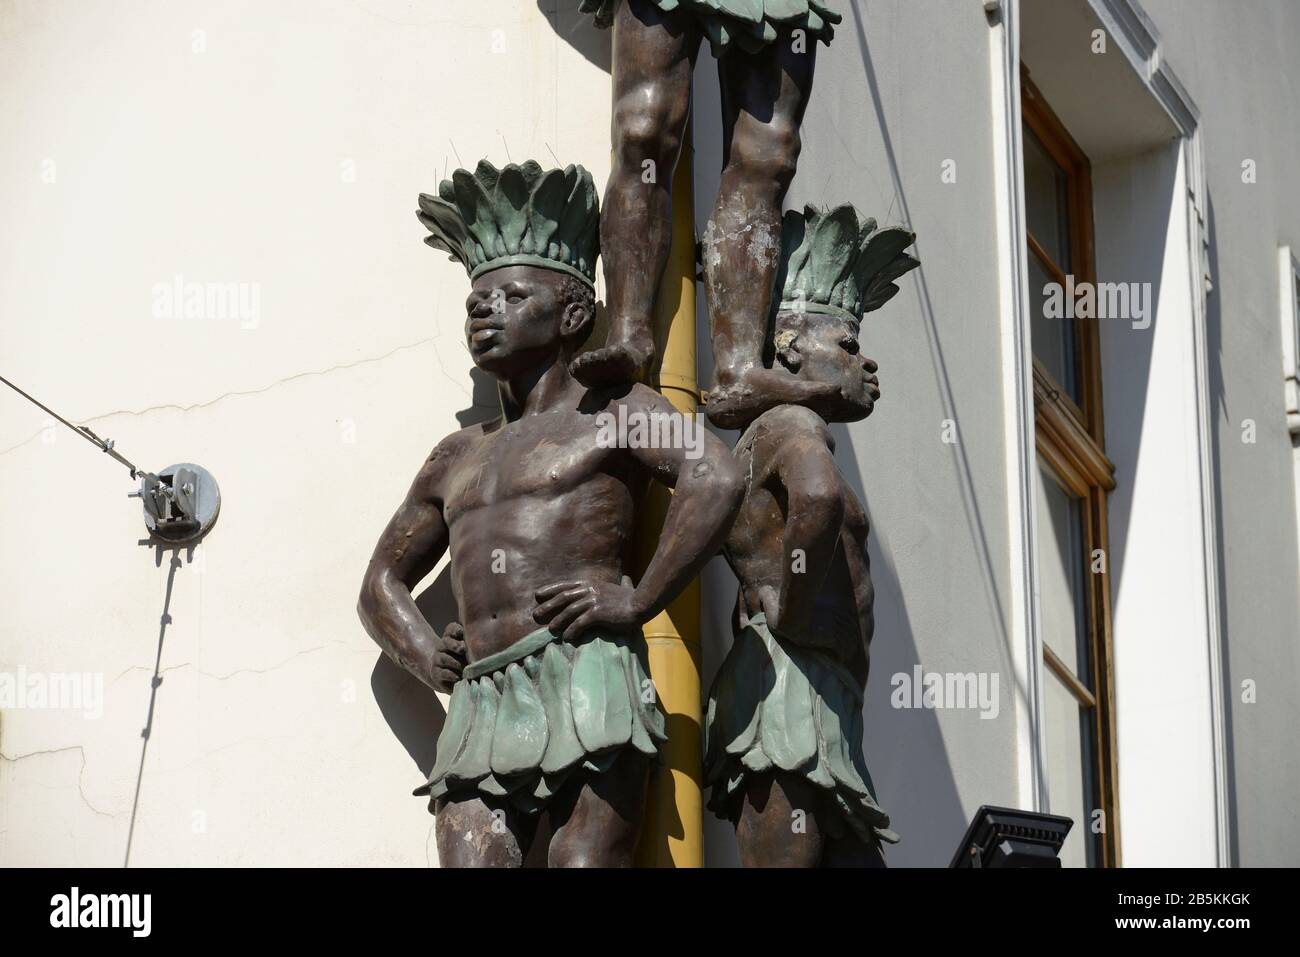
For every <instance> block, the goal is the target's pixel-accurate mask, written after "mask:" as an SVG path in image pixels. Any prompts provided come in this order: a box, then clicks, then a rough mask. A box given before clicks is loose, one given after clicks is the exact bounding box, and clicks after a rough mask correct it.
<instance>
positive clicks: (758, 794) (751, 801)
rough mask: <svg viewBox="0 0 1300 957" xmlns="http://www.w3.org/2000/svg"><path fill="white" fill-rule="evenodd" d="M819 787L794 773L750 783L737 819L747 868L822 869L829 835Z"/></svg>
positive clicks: (755, 778) (753, 779)
mask: <svg viewBox="0 0 1300 957" xmlns="http://www.w3.org/2000/svg"><path fill="white" fill-rule="evenodd" d="M821 806H822V797H821V795H820V793H819V791H818V789H817V788H816V787H815V786H814V785H812V784H809V783H808V782H807V781H805V780H804V779H803V778H801V777H799V776H798V775H795V774H785V773H783V772H777V773H775V774H760V775H755V776H753V777H751V778H750V779H749V781H748V782H747V784H746V788H745V793H744V798H743V800H742V803H741V807H740V816H739V818H738V819H737V821H736V844H737V845H738V847H739V849H740V863H741V864H742V865H744V866H745V867H820V866H821V864H822V858H823V855H824V853H825V851H826V837H825V835H824V833H823V831H822V827H821V823H820V821H819V815H820V814H821V813H822V810H821Z"/></svg>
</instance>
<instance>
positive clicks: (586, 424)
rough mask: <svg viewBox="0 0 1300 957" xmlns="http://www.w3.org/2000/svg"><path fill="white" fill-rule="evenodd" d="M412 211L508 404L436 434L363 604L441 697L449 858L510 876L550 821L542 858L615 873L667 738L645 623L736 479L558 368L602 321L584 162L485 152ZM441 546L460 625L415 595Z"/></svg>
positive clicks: (720, 533) (672, 587)
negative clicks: (653, 512) (653, 537)
mask: <svg viewBox="0 0 1300 957" xmlns="http://www.w3.org/2000/svg"><path fill="white" fill-rule="evenodd" d="M420 207H421V212H420V219H421V221H422V222H424V224H425V225H426V226H427V227H428V228H429V230H430V231H431V233H432V235H431V236H429V237H428V238H427V240H426V241H427V242H429V243H430V244H431V245H433V246H435V247H437V248H441V249H446V250H448V251H450V252H451V253H452V255H453V257H454V258H457V259H459V260H460V261H461V262H462V263H463V264H464V265H465V267H466V270H467V272H469V274H470V277H471V281H472V286H473V291H472V292H471V293H470V296H469V299H468V301H467V303H466V309H467V313H468V321H467V323H466V327H465V332H466V337H467V339H468V343H469V349H470V352H471V354H472V356H473V359H474V362H475V364H476V365H477V366H478V367H479V368H481V369H483V370H485V371H487V372H489V373H491V374H492V375H493V376H495V377H496V379H497V380H498V382H499V388H500V395H501V407H502V415H501V416H500V417H499V418H497V419H495V420H493V421H491V422H488V423H486V424H482V425H475V426H471V427H469V428H466V429H462V430H461V431H459V432H456V433H454V434H453V435H451V436H449V437H448V438H446V439H444V440H443V441H442V442H440V443H438V445H437V447H436V448H435V449H434V450H433V452H432V454H431V455H430V456H429V458H428V460H427V461H426V462H425V463H424V466H423V467H422V468H421V469H420V471H419V473H418V474H417V476H416V478H415V481H414V483H413V484H412V486H411V489H410V491H409V492H408V494H407V497H406V500H405V501H404V502H403V503H402V505H401V507H400V508H399V509H398V510H397V513H396V514H395V515H394V516H393V519H392V521H391V522H390V523H389V525H388V527H387V528H386V529H385V530H384V533H383V535H382V536H381V537H380V539H379V543H378V545H377V546H376V547H375V552H374V556H373V557H372V559H371V562H370V566H369V569H368V571H367V573H366V577H365V582H364V584H363V586H362V589H361V597H360V601H359V606H358V610H359V613H360V615H361V619H362V621H363V622H364V623H365V626H366V629H367V631H369V633H370V634H371V636H372V637H373V638H374V639H375V641H376V642H378V644H379V645H380V647H381V648H383V649H384V651H385V652H387V653H388V654H389V655H390V656H391V657H392V658H394V659H395V660H396V661H397V662H398V663H400V664H401V665H402V666H403V667H405V668H407V669H408V670H409V671H411V672H412V673H413V674H414V675H416V676H417V677H418V678H420V680H421V681H423V682H425V683H426V684H428V685H429V686H431V687H433V688H435V689H437V690H441V691H451V694H452V698H451V704H450V706H449V708H448V714H447V721H446V724H445V726H444V728H443V731H442V734H441V736H440V739H439V741H438V754H437V759H436V762H435V765H434V768H433V771H432V772H431V774H430V777H429V783H428V784H427V785H426V786H425V788H423V789H422V791H425V792H427V793H429V794H430V795H431V798H430V806H431V810H434V811H435V813H436V815H437V820H436V824H435V830H436V838H437V843H438V854H439V858H440V860H441V863H442V864H443V866H453V867H454V866H519V865H520V864H521V863H522V861H523V858H524V857H525V855H526V854H527V852H528V849H529V846H530V844H531V843H532V840H533V837H534V834H535V832H536V828H537V824H538V817H539V814H540V813H543V812H545V813H548V814H549V815H550V823H551V827H552V832H553V838H552V840H551V843H550V846H549V863H550V865H551V866H588V865H592V866H626V865H629V864H630V863H631V859H632V852H633V849H634V847H635V844H636V839H637V832H638V829H639V826H640V823H641V819H642V812H643V806H644V801H645V791H646V779H647V771H648V768H649V764H650V761H651V759H652V758H653V756H654V755H655V754H656V750H657V743H658V742H661V741H662V740H664V733H663V716H662V713H661V711H660V710H659V708H658V703H657V700H656V696H655V694H654V689H653V687H652V685H651V683H650V681H649V680H648V678H647V677H646V670H645V648H644V639H643V638H642V637H641V632H640V626H641V625H642V624H643V623H644V622H645V621H647V620H648V619H650V618H651V617H652V616H653V615H655V614H656V613H658V612H659V611H660V610H661V609H663V608H664V606H665V605H666V604H667V602H668V601H669V600H670V599H671V598H672V597H673V596H674V595H676V594H677V592H678V591H680V589H681V588H682V587H684V586H685V585H686V584H687V583H688V582H689V581H690V580H691V579H692V578H693V577H694V576H695V575H696V573H697V572H698V571H699V569H700V568H701V566H703V564H704V563H705V562H706V561H707V560H708V558H709V557H710V556H711V555H713V554H714V553H715V552H716V551H717V550H718V548H719V547H720V546H721V544H722V540H723V538H724V537H725V535H726V532H727V529H728V527H729V526H730V523H731V520H732V518H733V517H734V515H735V511H736V508H737V507H738V505H739V502H740V496H741V492H742V479H741V476H740V473H739V470H738V468H737V465H736V463H735V460H734V459H733V458H732V457H731V456H730V455H728V454H727V450H726V448H725V447H724V446H723V445H722V444H721V443H720V442H719V441H718V440H717V439H716V438H714V437H713V436H712V435H710V434H708V433H707V432H706V431H705V430H704V429H702V428H700V429H699V430H698V433H697V435H696V437H697V439H698V440H699V441H698V443H697V444H696V445H695V446H694V447H692V446H691V445H689V444H685V445H684V444H683V443H677V445H676V446H674V445H673V443H667V445H666V446H665V445H664V444H662V443H660V444H654V443H647V442H645V441H641V442H636V441H629V442H626V443H620V442H613V443H611V442H608V441H603V440H602V436H607V433H608V430H607V429H602V423H604V424H606V425H607V424H608V423H609V422H610V421H611V417H612V420H613V421H623V422H629V421H631V422H635V421H637V420H638V419H642V420H644V419H645V418H646V417H651V416H661V417H671V416H676V415H677V413H676V412H675V411H674V410H673V409H672V407H671V406H670V405H669V404H668V402H667V401H666V400H665V399H663V398H662V397H661V396H660V395H658V394H657V393H655V392H653V391H652V390H650V389H648V388H646V387H645V386H642V385H628V384H626V383H625V384H623V385H621V386H617V387H612V388H606V389H597V390H592V391H589V390H588V389H586V388H584V387H583V386H582V385H581V384H580V383H578V382H577V381H576V380H575V379H574V378H573V377H572V376H571V375H570V373H569V362H570V361H571V359H572V357H573V355H574V353H575V352H576V350H577V349H578V348H579V347H580V346H581V344H582V342H583V340H584V339H585V338H586V337H587V335H588V334H589V332H590V330H591V326H592V323H593V319H594V306H595V303H594V288H593V285H592V279H593V276H594V271H595V261H596V254H597V221H598V211H597V203H596V196H595V189H594V186H593V185H592V181H591V177H590V175H589V174H588V173H587V171H586V170H584V169H582V168H581V167H576V168H575V167H573V166H570V167H568V168H567V169H564V170H558V169H555V170H550V171H547V172H543V171H542V169H541V167H539V166H538V165H537V164H536V163H532V162H529V163H525V164H523V165H522V166H513V165H511V166H507V167H505V169H503V170H500V171H498V170H496V169H495V168H493V167H492V166H491V165H490V164H488V163H486V162H482V163H480V164H479V166H478V168H477V170H476V171H475V172H474V173H470V172H467V171H465V170H457V171H456V172H455V174H454V175H453V177H452V180H451V181H450V182H443V183H442V185H441V188H440V194H439V196H438V197H433V196H421V197H420ZM620 416H621V417H622V418H620ZM659 421H661V422H662V421H664V419H660V420H659ZM686 427H689V424H687V426H686ZM629 446H631V447H629ZM649 477H653V478H655V479H657V480H659V481H661V482H664V483H665V484H667V485H669V486H671V487H674V488H675V489H676V494H675V495H674V496H673V500H672V505H671V507H670V509H669V511H668V515H667V517H666V519H665V522H664V527H663V532H662V536H661V539H660V543H659V547H658V550H657V551H656V552H655V555H654V558H653V560H652V561H651V562H650V564H649V567H648V568H647V569H646V571H645V573H644V574H643V575H642V577H641V580H640V581H639V582H637V583H636V584H635V586H634V585H633V584H632V583H631V582H630V580H629V579H628V578H627V577H626V576H625V575H624V559H625V553H626V552H627V550H628V544H629V539H630V537H631V534H632V529H633V503H634V502H635V500H636V498H637V495H638V491H639V490H640V489H641V488H642V487H643V486H644V483H645V482H646V481H647V479H648V478H649ZM448 548H450V550H451V575H452V584H453V589H454V593H455V596H456V601H457V606H458V609H459V618H460V620H459V622H458V623H453V624H451V625H449V626H448V627H447V629H446V630H445V632H444V634H443V635H442V636H439V635H437V634H436V633H435V632H434V630H433V628H432V627H430V625H429V623H428V622H427V621H426V620H425V619H424V617H423V616H422V615H421V613H420V611H419V610H418V609H417V607H416V605H415V600H414V598H413V597H412V594H411V592H412V589H414V588H415V587H416V586H417V585H418V584H419V582H420V581H421V579H423V578H424V577H425V576H426V575H427V574H428V573H429V572H430V570H431V569H432V568H433V567H434V564H435V563H436V562H437V561H438V559H439V558H440V557H441V555H442V554H443V552H444V550H446V549H448Z"/></svg>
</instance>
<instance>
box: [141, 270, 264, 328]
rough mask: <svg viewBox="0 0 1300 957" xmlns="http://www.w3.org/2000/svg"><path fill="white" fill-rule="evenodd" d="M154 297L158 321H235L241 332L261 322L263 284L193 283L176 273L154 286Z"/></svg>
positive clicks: (154, 313) (155, 313)
mask: <svg viewBox="0 0 1300 957" xmlns="http://www.w3.org/2000/svg"><path fill="white" fill-rule="evenodd" d="M152 295H153V316H154V318H155V319H210V320H233V321H236V322H238V323H239V328H241V329H256V328H257V327H258V326H259V325H260V324H261V321H262V284H261V283H260V282H193V281H187V280H186V279H185V277H184V276H182V275H181V274H180V273H177V274H176V275H175V276H173V277H172V281H171V282H159V283H154V287H153V290H152Z"/></svg>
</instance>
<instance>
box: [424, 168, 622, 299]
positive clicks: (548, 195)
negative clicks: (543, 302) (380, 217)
mask: <svg viewBox="0 0 1300 957" xmlns="http://www.w3.org/2000/svg"><path fill="white" fill-rule="evenodd" d="M416 215H417V216H418V217H419V218H420V222H422V223H424V225H425V228H427V229H428V230H429V232H430V233H431V234H432V235H429V236H426V237H425V239H424V241H425V242H426V243H428V244H429V245H430V246H432V247H433V248H434V249H444V250H446V251H447V252H449V253H451V258H452V259H457V260H460V262H461V264H462V265H464V267H465V271H466V272H467V273H469V276H470V278H471V279H473V278H475V277H476V276H478V275H480V274H482V273H485V272H487V271H488V270H489V269H497V268H499V267H501V266H511V265H516V264H522V265H528V266H540V267H542V268H544V269H554V270H557V271H559V272H563V273H567V274H569V275H571V276H576V277H577V278H578V279H581V280H582V281H583V282H585V283H587V285H589V286H594V285H595V280H596V256H597V254H598V253H599V251H600V201H599V199H598V198H597V195H596V185H595V183H593V182H592V179H591V174H590V173H588V172H587V171H586V170H585V169H583V168H582V167H581V166H566V167H565V168H564V169H551V170H545V171H543V169H542V167H541V166H540V165H538V164H537V163H536V162H534V161H533V160H528V161H527V162H526V163H524V164H523V165H522V166H516V165H515V164H513V163H511V164H510V165H508V166H506V167H505V169H502V170H497V168H496V167H495V166H493V165H492V164H491V163H489V162H488V161H487V160H479V164H478V166H477V167H476V168H475V169H474V172H473V173H471V172H469V171H468V170H463V169H458V170H456V171H455V172H454V173H452V174H451V179H450V180H443V181H442V182H441V183H440V184H439V186H438V195H437V196H430V195H429V194H428V193H421V194H420V209H419V210H418V212H417V213H416Z"/></svg>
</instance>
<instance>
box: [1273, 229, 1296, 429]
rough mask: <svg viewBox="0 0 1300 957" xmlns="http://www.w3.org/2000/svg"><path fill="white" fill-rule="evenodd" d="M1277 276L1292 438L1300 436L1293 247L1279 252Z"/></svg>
mask: <svg viewBox="0 0 1300 957" xmlns="http://www.w3.org/2000/svg"><path fill="white" fill-rule="evenodd" d="M1277 273H1278V285H1277V289H1278V297H1277V298H1278V309H1279V313H1280V314H1281V319H1282V323H1281V326H1282V389H1283V395H1284V398H1285V401H1286V405H1285V408H1286V425H1287V429H1288V430H1289V431H1290V432H1291V434H1292V435H1300V260H1297V259H1296V256H1295V253H1294V252H1292V250H1291V247H1290V246H1282V247H1280V248H1279V249H1278V251H1277Z"/></svg>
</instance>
